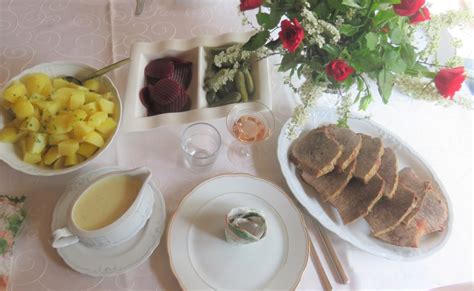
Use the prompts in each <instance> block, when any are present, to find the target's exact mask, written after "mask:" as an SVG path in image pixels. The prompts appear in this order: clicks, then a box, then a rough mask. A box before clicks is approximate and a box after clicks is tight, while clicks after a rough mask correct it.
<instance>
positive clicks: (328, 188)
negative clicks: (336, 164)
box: [301, 161, 355, 202]
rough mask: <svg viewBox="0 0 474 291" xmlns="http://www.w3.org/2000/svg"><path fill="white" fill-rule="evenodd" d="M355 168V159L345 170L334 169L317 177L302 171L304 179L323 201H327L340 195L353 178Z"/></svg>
mask: <svg viewBox="0 0 474 291" xmlns="http://www.w3.org/2000/svg"><path fill="white" fill-rule="evenodd" d="M354 168H355V161H354V162H352V164H350V165H349V167H347V168H346V170H345V171H343V172H342V173H340V172H339V171H336V170H334V171H332V172H330V173H328V174H326V175H324V176H321V177H316V176H314V175H311V174H308V173H306V172H303V173H301V177H302V178H303V180H304V181H305V182H306V183H308V184H309V185H311V186H312V187H313V188H314V189H315V190H316V192H318V195H319V197H320V198H321V200H322V201H324V202H326V201H328V200H329V199H333V198H334V197H336V196H337V195H339V194H340V193H341V192H342V190H343V189H344V188H345V187H346V185H347V183H349V181H350V180H351V178H352V172H353V171H354Z"/></svg>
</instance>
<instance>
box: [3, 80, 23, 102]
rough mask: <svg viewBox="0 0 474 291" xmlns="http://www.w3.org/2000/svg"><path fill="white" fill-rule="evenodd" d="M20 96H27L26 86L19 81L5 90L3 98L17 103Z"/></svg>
mask: <svg viewBox="0 0 474 291" xmlns="http://www.w3.org/2000/svg"><path fill="white" fill-rule="evenodd" d="M20 96H26V86H25V85H24V84H23V83H21V82H19V81H15V82H13V84H11V85H10V86H9V87H8V88H7V89H5V91H4V92H3V99H5V100H7V101H8V102H10V103H15V102H16V100H17V99H18V97H20Z"/></svg>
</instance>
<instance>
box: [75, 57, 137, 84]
mask: <svg viewBox="0 0 474 291" xmlns="http://www.w3.org/2000/svg"><path fill="white" fill-rule="evenodd" d="M128 62H130V58H126V59H123V60H121V61H118V62H116V63H113V64H111V65H109V66H107V67H104V68H102V69H100V70H98V71H95V72H93V73H92V74H90V75H88V76H86V77H85V78H84V79H82V80H81V82H85V81H87V80H90V79H94V78H97V77H99V76H102V75H104V74H107V73H108V72H110V71H112V70H115V69H116V68H118V67H120V66H122V65H125V64H126V63H128Z"/></svg>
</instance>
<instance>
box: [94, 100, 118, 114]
mask: <svg viewBox="0 0 474 291" xmlns="http://www.w3.org/2000/svg"><path fill="white" fill-rule="evenodd" d="M97 104H99V109H100V110H101V111H103V112H107V113H108V114H114V112H115V103H114V102H112V101H110V100H107V99H105V98H101V99H99V100H98V101H97Z"/></svg>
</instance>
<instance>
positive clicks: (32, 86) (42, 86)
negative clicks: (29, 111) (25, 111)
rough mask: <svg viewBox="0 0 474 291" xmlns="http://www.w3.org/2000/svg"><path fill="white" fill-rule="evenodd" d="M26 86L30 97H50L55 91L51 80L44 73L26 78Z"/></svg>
mask: <svg viewBox="0 0 474 291" xmlns="http://www.w3.org/2000/svg"><path fill="white" fill-rule="evenodd" d="M24 84H25V86H26V92H27V94H28V96H31V95H32V94H33V93H39V94H43V95H45V96H49V95H50V94H51V91H52V90H53V85H52V83H51V80H50V79H49V77H48V75H46V74H43V73H34V74H31V75H29V76H27V77H25V81H24Z"/></svg>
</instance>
